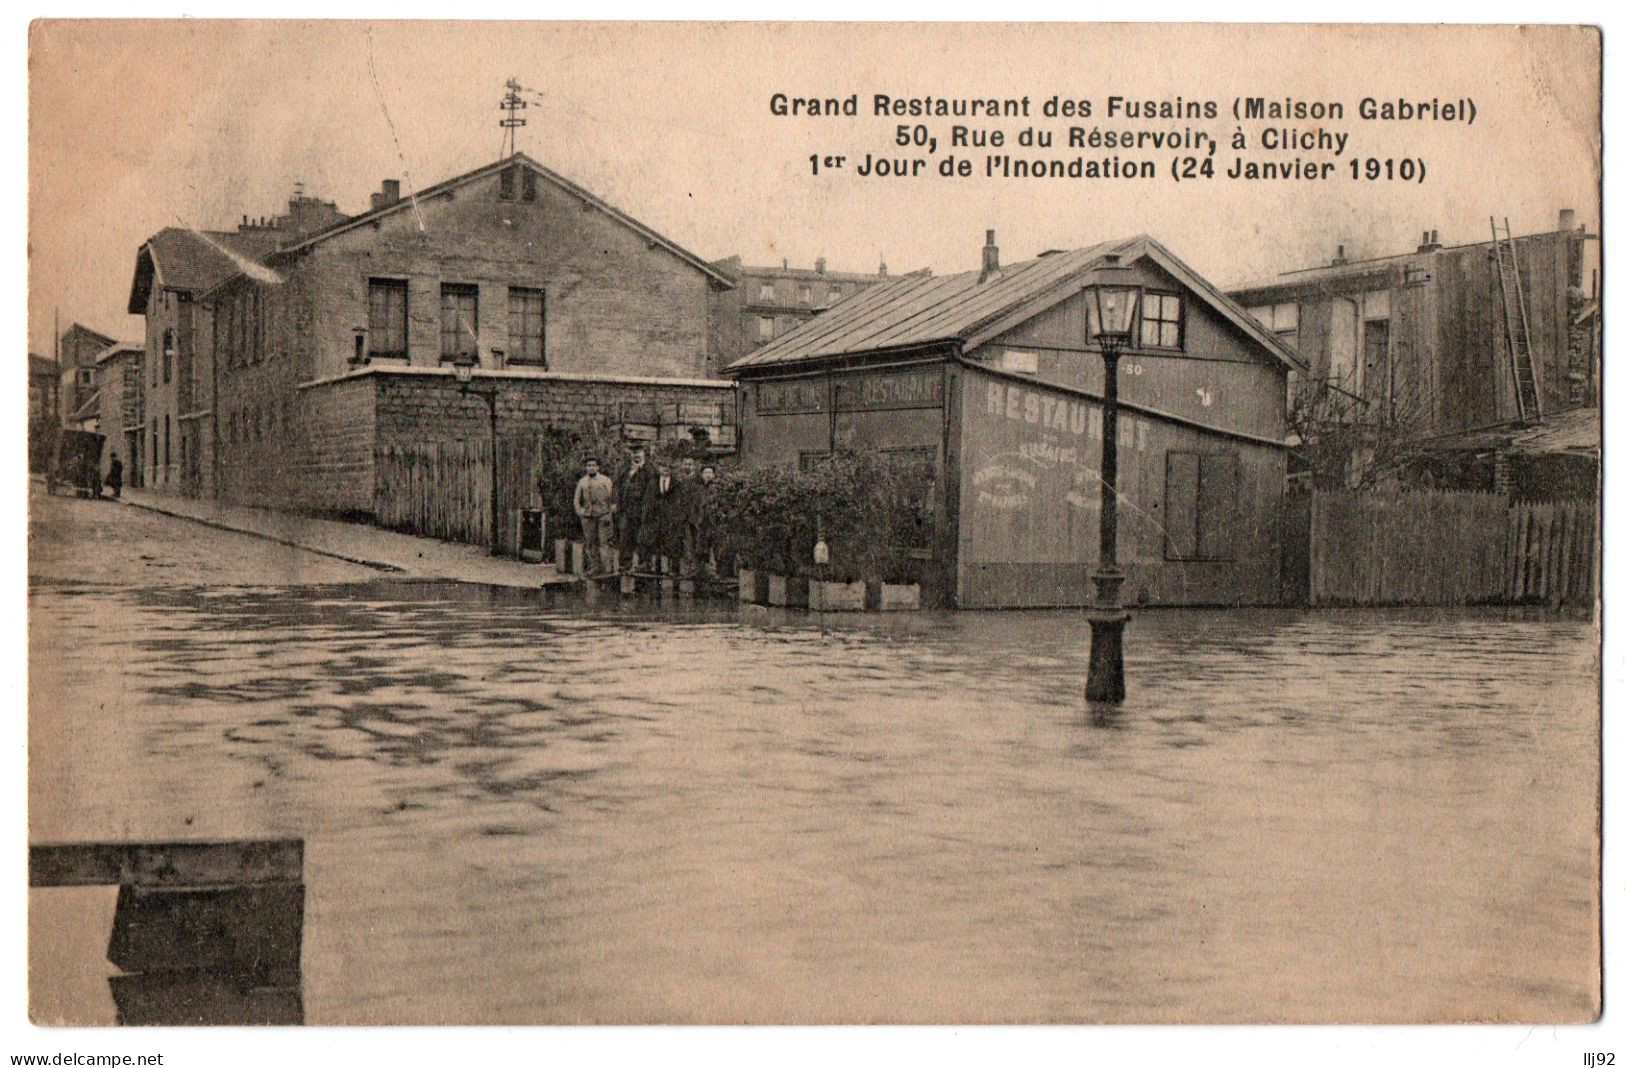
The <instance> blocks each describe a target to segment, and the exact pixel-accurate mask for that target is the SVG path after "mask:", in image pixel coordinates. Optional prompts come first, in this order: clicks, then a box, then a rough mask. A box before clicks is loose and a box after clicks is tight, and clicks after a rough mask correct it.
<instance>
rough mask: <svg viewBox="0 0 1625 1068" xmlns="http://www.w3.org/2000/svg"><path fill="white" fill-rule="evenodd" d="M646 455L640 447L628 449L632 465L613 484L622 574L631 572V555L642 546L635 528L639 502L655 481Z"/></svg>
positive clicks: (640, 512) (645, 561)
mask: <svg viewBox="0 0 1625 1068" xmlns="http://www.w3.org/2000/svg"><path fill="white" fill-rule="evenodd" d="M648 455H649V454H648V451H647V450H645V449H644V447H643V446H642V445H634V446H632V463H631V465H630V466H629V467H627V469H626V471H625V473H624V474H622V475H621V477H620V478H619V479H617V480H616V481H615V534H616V538H615V547H616V553H617V555H618V556H619V557H620V564H621V570H622V571H623V572H625V571H630V570H632V556H633V554H634V553H637V552H639V551H640V549H641V547H642V546H641V539H640V538H639V536H638V526H639V524H640V523H641V522H642V520H643V499H644V498H645V497H646V496H648V494H649V488H650V487H651V486H653V485H654V481H655V473H654V469H653V468H651V467H650V466H649V464H648V462H647V461H648ZM643 556H644V559H643V561H642V563H643V566H644V567H647V566H648V563H649V561H648V558H647V554H643Z"/></svg>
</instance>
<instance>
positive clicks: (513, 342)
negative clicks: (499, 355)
mask: <svg viewBox="0 0 1625 1068" xmlns="http://www.w3.org/2000/svg"><path fill="white" fill-rule="evenodd" d="M526 173H529V172H526ZM546 311H547V294H546V293H544V292H543V291H542V290H540V289H524V288H521V287H519V286H510V287H509V288H508V362H509V363H529V364H535V365H537V366H539V367H546V366H547V347H546V342H547V327H546V322H545V320H546Z"/></svg>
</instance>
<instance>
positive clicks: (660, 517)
mask: <svg viewBox="0 0 1625 1068" xmlns="http://www.w3.org/2000/svg"><path fill="white" fill-rule="evenodd" d="M691 497H692V493H691V490H690V488H689V485H688V483H686V482H684V481H682V480H681V479H678V478H675V477H673V475H672V473H671V468H670V467H668V466H667V465H666V464H656V465H655V477H654V480H653V482H652V484H651V485H650V486H649V490H648V492H647V493H645V494H644V497H643V506H642V511H641V512H640V514H639V516H638V554H639V555H640V556H642V557H643V558H644V559H646V560H649V561H650V562H651V563H654V562H655V561H656V560H658V559H659V558H661V557H665V558H666V560H667V561H678V562H680V561H681V560H682V556H683V549H684V542H685V541H686V540H687V539H686V535H687V533H688V514H689V502H690V499H691ZM651 570H652V569H651Z"/></svg>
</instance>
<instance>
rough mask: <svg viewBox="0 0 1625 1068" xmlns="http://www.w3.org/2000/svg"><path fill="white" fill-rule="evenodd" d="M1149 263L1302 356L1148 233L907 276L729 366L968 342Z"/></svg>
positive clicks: (1295, 366) (1280, 350)
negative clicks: (990, 270) (1091, 283)
mask: <svg viewBox="0 0 1625 1068" xmlns="http://www.w3.org/2000/svg"><path fill="white" fill-rule="evenodd" d="M1142 259H1144V260H1150V261H1151V262H1152V263H1154V264H1156V265H1157V266H1158V267H1160V268H1162V269H1163V270H1164V271H1166V272H1167V273H1168V274H1170V275H1172V276H1173V277H1174V278H1176V279H1178V280H1179V281H1180V283H1182V284H1183V285H1184V286H1185V287H1186V288H1188V289H1189V290H1191V291H1192V292H1193V293H1195V294H1196V295H1197V296H1199V297H1201V298H1202V299H1203V300H1204V301H1206V303H1207V304H1209V305H1210V306H1211V307H1212V308H1213V310H1214V311H1215V312H1217V313H1218V314H1219V315H1220V316H1222V317H1223V318H1225V319H1227V320H1229V321H1230V322H1231V323H1232V324H1233V325H1234V326H1235V327H1236V329H1237V330H1239V331H1240V332H1241V333H1242V334H1244V335H1245V336H1247V337H1248V338H1250V339H1251V340H1253V341H1254V342H1255V343H1257V344H1258V345H1259V347H1261V348H1263V349H1264V350H1265V351H1266V352H1268V353H1269V354H1270V355H1271V356H1273V357H1275V358H1276V359H1277V360H1279V361H1281V362H1282V363H1284V364H1286V366H1287V367H1288V368H1289V369H1292V370H1298V371H1301V370H1303V363H1302V361H1301V360H1300V359H1299V358H1298V355H1297V354H1296V353H1295V352H1293V351H1292V350H1291V349H1290V348H1288V347H1286V346H1285V345H1283V344H1282V343H1281V341H1280V340H1279V339H1278V338H1276V337H1275V335H1273V334H1271V333H1270V332H1269V331H1267V330H1265V329H1264V328H1263V327H1262V326H1260V325H1259V323H1258V322H1257V320H1255V319H1253V317H1252V316H1250V315H1248V314H1247V313H1246V312H1244V311H1243V310H1242V309H1241V306H1240V305H1238V304H1236V302H1235V301H1233V300H1231V299H1230V298H1229V297H1227V296H1225V295H1224V294H1223V293H1221V292H1219V290H1218V289H1216V288H1215V287H1214V286H1213V284H1212V283H1210V282H1208V281H1207V280H1206V279H1204V278H1202V277H1201V276H1200V275H1198V274H1197V273H1196V272H1195V271H1193V270H1191V269H1190V268H1189V267H1188V266H1186V265H1185V264H1184V263H1183V262H1182V261H1181V260H1180V259H1179V258H1178V257H1177V256H1175V255H1174V254H1173V253H1171V252H1169V251H1168V250H1167V249H1166V248H1164V247H1163V246H1162V245H1161V244H1160V243H1159V242H1158V241H1157V240H1156V239H1154V238H1151V237H1148V236H1146V235H1143V234H1142V235H1140V236H1138V237H1131V238H1127V239H1124V240H1118V241H1106V242H1102V243H1101V244H1098V245H1091V246H1090V247H1088V248H1082V249H1074V250H1072V251H1069V252H1055V253H1046V254H1045V255H1043V256H1040V257H1038V258H1037V259H1032V260H1026V261H1024V262H1022V263H1015V264H1011V265H1010V266H1008V267H1004V268H1001V269H1000V271H999V273H998V274H997V275H995V276H994V277H993V278H990V279H989V280H987V281H986V282H983V281H980V278H981V272H980V271H966V272H964V273H963V274H952V275H944V276H941V277H931V276H921V275H909V276H905V277H903V278H899V279H896V280H895V281H891V282H887V283H884V284H882V285H878V286H873V287H871V288H869V289H866V290H864V291H862V292H861V293H858V294H857V295H855V296H852V297H848V298H847V299H845V300H843V301H841V302H840V303H839V304H836V305H835V306H833V307H832V308H831V309H830V310H829V311H826V312H824V313H823V314H822V315H819V316H818V317H817V318H815V319H812V320H810V321H809V322H807V323H805V324H803V325H801V326H799V327H797V328H796V329H794V330H791V331H790V332H789V333H787V334H784V335H782V336H780V337H778V338H776V339H774V340H773V341H770V342H768V343H767V344H766V345H764V346H762V347H761V348H759V349H757V350H755V351H754V352H751V353H749V354H748V355H746V356H744V357H742V358H740V359H738V360H735V361H734V362H733V363H732V364H729V365H728V367H726V368H724V370H725V371H726V372H730V373H736V372H740V371H752V370H756V369H760V368H767V367H779V366H784V365H786V364H799V363H810V362H816V361H819V360H828V359H836V358H841V357H848V356H855V355H863V354H869V353H880V352H887V351H893V350H899V349H918V348H921V347H927V346H933V345H946V344H950V343H957V344H958V345H959V346H960V347H961V348H962V349H966V350H968V349H972V348H975V347H976V346H978V345H981V344H983V343H984V342H986V341H989V340H991V339H992V338H993V337H995V336H997V335H998V334H1000V333H1003V332H1004V331H1006V330H1009V329H1010V328H1012V327H1013V326H1015V325H1017V324H1018V323H1021V322H1024V321H1026V320H1027V319H1030V318H1032V317H1033V316H1035V315H1037V314H1039V313H1040V312H1043V311H1045V310H1047V309H1048V308H1051V307H1053V306H1054V305H1056V304H1058V303H1060V302H1061V301H1062V300H1065V299H1066V298H1067V297H1070V296H1072V295H1073V294H1074V293H1076V292H1078V291H1079V290H1080V289H1082V288H1083V286H1084V285H1085V284H1086V283H1087V281H1088V280H1089V275H1090V274H1091V272H1093V271H1095V270H1096V269H1098V268H1101V267H1105V266H1107V265H1108V264H1110V263H1114V262H1115V263H1117V264H1120V265H1123V266H1127V265H1130V264H1133V263H1136V262H1138V261H1140V260H1142Z"/></svg>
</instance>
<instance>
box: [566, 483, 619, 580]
mask: <svg viewBox="0 0 1625 1068" xmlns="http://www.w3.org/2000/svg"><path fill="white" fill-rule="evenodd" d="M586 468H587V473H586V474H585V475H582V476H581V481H579V482H577V483H576V496H575V509H576V515H577V516H579V517H580V519H581V544H582V549H583V551H584V552H585V553H586V555H587V559H586V562H585V564H584V565H583V566H584V567H585V568H586V570H587V575H588V576H589V577H596V576H598V575H602V574H607V573H610V572H613V571H614V570H615V541H614V537H615V535H614V526H613V516H614V513H615V483H613V482H612V481H610V479H609V476H608V475H604V474H601V473H599V470H598V460H597V458H596V457H593V456H589V457H587V462H586Z"/></svg>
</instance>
